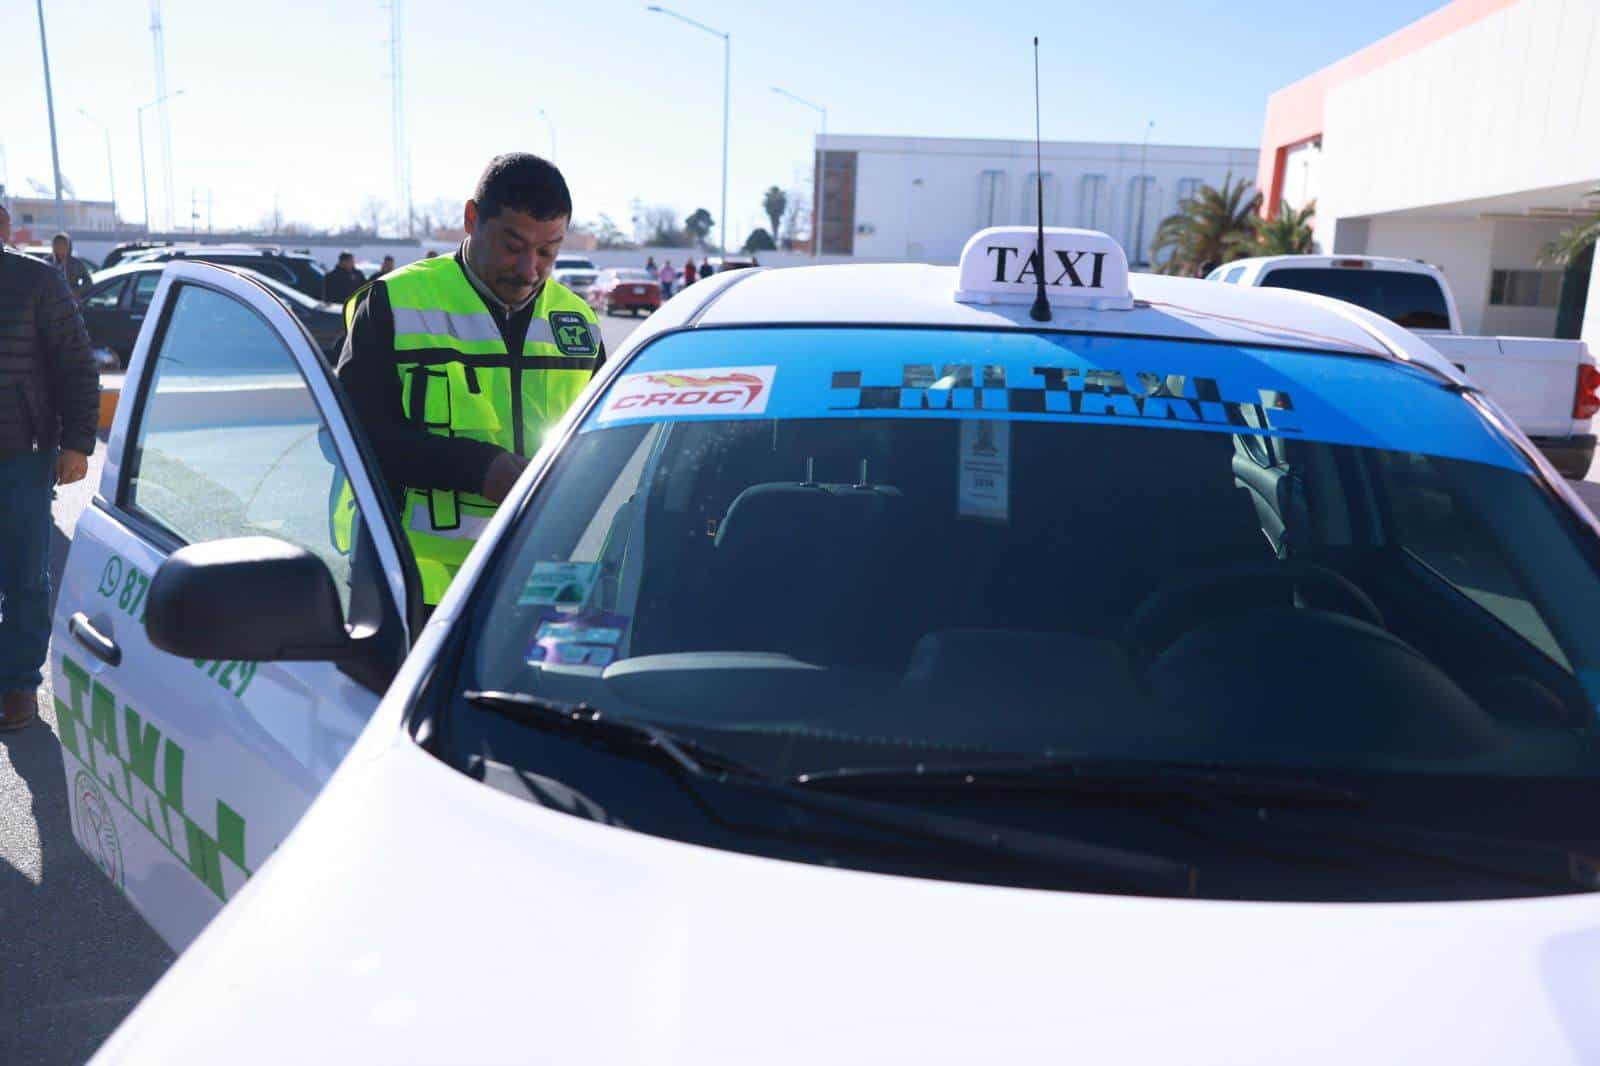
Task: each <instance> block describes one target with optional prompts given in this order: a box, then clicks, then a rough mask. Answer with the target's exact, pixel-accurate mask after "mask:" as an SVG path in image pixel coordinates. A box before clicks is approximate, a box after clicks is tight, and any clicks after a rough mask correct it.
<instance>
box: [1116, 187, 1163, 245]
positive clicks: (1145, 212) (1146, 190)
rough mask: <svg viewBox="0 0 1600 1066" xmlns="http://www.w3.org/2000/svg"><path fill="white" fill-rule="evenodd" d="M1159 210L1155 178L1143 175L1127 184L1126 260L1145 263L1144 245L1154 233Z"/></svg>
mask: <svg viewBox="0 0 1600 1066" xmlns="http://www.w3.org/2000/svg"><path fill="white" fill-rule="evenodd" d="M1160 209H1161V205H1160V203H1159V202H1158V201H1157V199H1156V179H1155V178H1152V177H1151V176H1150V175H1148V174H1144V175H1141V176H1139V177H1136V178H1134V179H1133V180H1132V181H1130V182H1128V215H1127V219H1128V222H1127V225H1128V239H1127V241H1126V242H1124V247H1126V248H1127V249H1128V258H1129V260H1131V261H1132V262H1135V263H1144V262H1146V260H1145V257H1144V249H1145V245H1146V244H1147V243H1148V242H1149V240H1150V234H1151V233H1152V232H1154V231H1155V228H1156V221H1157V219H1156V218H1155V215H1156V212H1158V211H1159V210H1160Z"/></svg>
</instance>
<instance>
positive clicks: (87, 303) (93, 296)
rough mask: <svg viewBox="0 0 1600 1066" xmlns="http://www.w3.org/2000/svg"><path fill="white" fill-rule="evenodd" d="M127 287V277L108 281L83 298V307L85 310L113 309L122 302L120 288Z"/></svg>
mask: <svg viewBox="0 0 1600 1066" xmlns="http://www.w3.org/2000/svg"><path fill="white" fill-rule="evenodd" d="M127 287H128V279H127V278H120V279H118V280H117V281H108V282H106V283H105V284H104V285H102V286H100V288H98V289H95V290H94V291H93V292H91V293H90V294H89V295H88V296H87V297H86V298H85V299H84V301H83V309H84V310H85V311H115V310H116V309H117V305H118V304H120V303H121V302H122V290H123V289H126V288H127Z"/></svg>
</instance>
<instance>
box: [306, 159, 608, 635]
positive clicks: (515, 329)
mask: <svg viewBox="0 0 1600 1066" xmlns="http://www.w3.org/2000/svg"><path fill="white" fill-rule="evenodd" d="M571 218H572V197H571V194H570V193H569V192H568V190H567V183H566V181H565V179H563V178H562V176H561V172H560V171H559V170H557V169H556V168H555V167H554V166H553V165H552V164H550V163H549V162H547V161H545V160H543V159H540V158H539V157H538V156H534V155H529V154H527V153H512V154H508V155H501V156H496V157H495V158H494V159H493V160H491V161H490V162H489V165H488V167H487V168H486V169H485V170H484V172H483V176H482V177H480V178H479V179H478V187H477V189H476V190H475V191H474V193H473V196H472V199H470V200H468V201H467V203H466V208H465V222H464V226H465V229H466V231H467V237H466V240H464V241H463V242H462V243H461V247H460V248H458V249H457V250H456V253H455V255H453V256H448V257H447V256H439V257H438V258H434V259H419V260H417V261H416V262H414V263H411V264H409V265H407V266H404V267H401V268H400V269H399V270H396V271H394V272H393V273H391V274H385V275H384V276H383V277H382V278H379V279H377V280H375V281H373V282H372V283H371V284H369V285H367V286H366V287H365V288H363V289H362V290H360V291H359V292H357V293H356V294H355V295H354V296H352V297H351V298H350V300H349V301H348V303H346V305H345V322H346V325H347V327H348V335H347V337H346V339H345V344H344V350H343V352H342V353H341V354H340V357H339V365H338V371H337V373H338V376H339V380H340V381H341V382H342V383H343V384H344V387H345V390H346V392H347V393H348V394H349V397H350V401H351V403H352V405H353V406H354V407H355V410H356V415H357V417H358V418H359V419H360V420H361V423H362V425H363V426H364V427H365V428H366V431H367V435H368V437H369V438H370V439H371V441H372V444H373V447H374V449H375V450H376V451H377V456H378V463H379V465H380V466H381V467H382V469H383V476H384V478H385V480H386V481H388V483H389V486H390V489H391V491H392V492H394V494H395V498H396V499H397V501H398V502H399V507H400V516H401V523H402V524H403V525H404V526H405V527H406V531H407V534H408V536H409V537H410V539H411V546H412V549H413V550H414V552H415V553H416V558H417V569H418V571H419V573H420V575H421V578H422V586H423V600H424V601H425V602H426V603H427V604H428V605H429V606H433V605H435V604H437V603H438V602H439V599H440V597H441V596H443V595H444V591H445V589H446V588H447V587H448V586H449V584H450V579H451V578H452V577H454V576H455V573H456V571H457V570H458V569H459V568H460V566H461V563H462V561H463V560H465V559H466V556H467V552H468V551H470V550H471V548H472V545H473V542H474V541H476V540H477V538H478V535H479V533H480V532H481V531H482V530H483V528H484V526H485V525H486V524H487V522H488V521H489V518H490V517H491V516H492V515H493V514H494V510H495V507H496V505H497V504H499V502H500V501H501V500H503V499H505V497H506V494H507V493H509V492H510V491H511V487H512V485H513V484H514V483H515V482H516V479H517V475H518V474H520V473H521V472H522V469H523V467H525V466H527V464H528V460H529V458H531V457H532V456H533V454H534V453H535V452H537V451H538V450H539V445H540V443H541V442H542V438H543V436H544V432H545V430H546V429H547V428H548V427H549V426H551V425H552V424H554V423H555V422H556V421H557V420H558V419H559V418H560V417H561V416H562V414H563V413H564V412H565V411H566V409H567V407H568V406H569V405H570V404H571V403H572V401H573V400H574V399H576V398H577V396H578V393H579V392H581V391H582V390H583V387H584V385H585V384H587V383H588V381H589V379H590V378H591V377H592V376H593V375H594V373H595V372H596V371H597V370H599V368H600V366H601V364H602V363H603V362H604V361H605V347H604V344H603V342H602V341H601V338H600V328H599V323H598V322H597V321H596V320H595V316H594V312H593V311H591V310H590V309H589V305H588V304H587V303H585V302H584V301H583V300H582V299H581V298H579V297H578V296H577V295H575V294H574V293H573V292H572V291H571V290H570V289H567V288H565V287H563V286H562V285H560V284H558V283H556V282H555V281H552V280H550V271H551V268H552V267H553V266H554V265H555V260H556V253H557V252H558V251H559V250H560V248H561V242H562V241H563V240H564V239H565V238H566V235H567V224H568V222H570V221H571Z"/></svg>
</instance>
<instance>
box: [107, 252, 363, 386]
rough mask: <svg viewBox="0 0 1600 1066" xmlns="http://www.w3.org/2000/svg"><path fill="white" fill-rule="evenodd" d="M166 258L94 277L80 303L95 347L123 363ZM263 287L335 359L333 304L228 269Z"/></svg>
mask: <svg viewBox="0 0 1600 1066" xmlns="http://www.w3.org/2000/svg"><path fill="white" fill-rule="evenodd" d="M166 266H167V264H166V263H164V262H145V261H139V260H135V261H133V262H127V263H124V264H123V265H122V266H118V267H113V268H112V269H110V270H102V271H101V272H100V273H98V274H96V275H95V276H94V282H93V284H91V285H90V286H89V288H88V290H87V292H86V294H85V296H84V299H83V302H82V304H81V305H80V306H81V309H82V311H83V324H84V325H85V326H86V327H87V328H88V330H89V341H90V343H91V344H92V345H93V346H94V347H96V348H104V349H109V350H110V351H112V352H115V353H116V354H117V355H118V356H119V357H120V358H121V359H122V360H123V361H124V363H126V361H127V358H128V356H130V355H131V354H132V353H133V347H134V342H135V341H137V340H138V338H139V330H140V328H141V327H142V326H143V325H144V319H145V315H146V314H147V313H148V312H149V309H150V301H151V299H152V298H153V297H154V296H155V293H156V290H157V289H158V288H159V287H160V285H161V274H162V271H164V270H165V269H166ZM229 269H232V270H236V271H237V272H238V273H241V274H244V275H246V276H247V277H250V278H251V279H253V280H254V281H256V282H257V283H258V284H260V285H263V286H265V287H266V288H267V289H268V290H270V291H271V292H272V294H273V295H274V296H276V297H277V298H278V299H280V300H282V301H283V302H284V303H286V304H287V305H288V306H289V309H290V310H291V311H293V312H294V315H295V317H296V318H298V319H299V320H300V321H301V322H302V323H304V324H305V327H306V329H307V330H309V331H310V333H311V336H312V337H313V339H315V340H316V342H317V347H318V348H319V349H320V350H321V351H322V353H323V355H324V356H326V357H327V358H328V359H329V360H337V359H338V357H339V347H340V345H341V344H343V342H344V316H343V313H342V312H341V310H340V308H339V307H338V305H337V304H330V303H324V302H323V301H321V300H313V299H312V298H311V297H309V296H307V295H306V294H305V293H303V292H300V291H299V290H298V289H294V288H291V287H290V286H288V285H286V284H284V283H283V282H282V281H280V280H278V279H277V278H275V277H272V276H270V275H267V274H264V273H261V272H260V271H256V270H250V269H247V268H245V267H230V268H229Z"/></svg>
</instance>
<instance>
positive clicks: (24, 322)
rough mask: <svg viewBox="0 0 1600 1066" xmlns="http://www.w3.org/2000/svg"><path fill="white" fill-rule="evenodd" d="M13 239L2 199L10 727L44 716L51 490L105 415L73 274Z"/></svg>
mask: <svg viewBox="0 0 1600 1066" xmlns="http://www.w3.org/2000/svg"><path fill="white" fill-rule="evenodd" d="M10 240H11V216H10V215H9V214H8V213H7V212H6V209H5V207H4V206H3V205H0V516H4V517H3V518H0V529H3V530H4V535H0V596H3V597H4V611H3V613H0V732H10V731H11V730H14V729H21V728H23V727H24V726H26V725H28V724H29V723H30V722H32V721H33V720H34V719H36V718H38V717H39V700H38V689H39V682H40V681H41V680H42V674H41V669H42V667H43V665H44V661H45V654H46V649H47V648H48V647H49V644H50V539H51V534H52V532H53V530H54V525H53V524H52V522H51V519H50V496H51V488H52V487H53V486H55V485H70V484H72V483H73V482H75V481H81V480H83V478H84V475H86V474H87V473H88V472H89V456H90V454H92V453H93V452H94V437H95V428H96V425H97V424H98V422H99V419H100V396H99V391H100V379H99V374H98V373H97V372H96V370H95V365H94V360H93V359H91V358H90V356H89V334H88V333H87V332H85V330H84V328H83V315H82V313H80V312H79V310H78V305H77V303H76V302H75V301H74V300H73V298H72V292H71V290H70V289H68V287H67V281H66V277H67V275H66V272H65V270H64V269H63V268H62V266H61V265H60V263H59V261H58V262H57V263H56V264H54V269H52V264H48V263H41V262H39V261H38V260H37V259H32V258H30V257H28V256H25V255H22V254H21V253H19V252H13V251H9V250H7V249H6V248H5V247H4V246H5V245H6V244H8V243H10ZM69 247H70V245H69ZM80 269H81V268H80Z"/></svg>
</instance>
